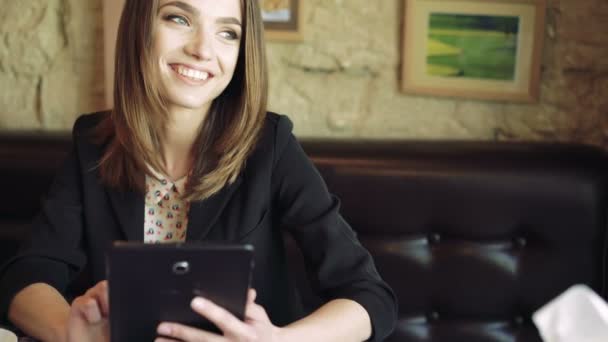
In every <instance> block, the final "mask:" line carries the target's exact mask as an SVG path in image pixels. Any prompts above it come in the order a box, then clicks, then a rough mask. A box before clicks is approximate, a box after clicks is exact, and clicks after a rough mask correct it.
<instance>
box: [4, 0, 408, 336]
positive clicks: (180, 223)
mask: <svg viewBox="0 0 608 342" xmlns="http://www.w3.org/2000/svg"><path fill="white" fill-rule="evenodd" d="M262 24H263V23H262V18H261V12H260V8H259V6H258V2H257V1H256V0H223V1H220V2H218V1H217V0H127V1H126V2H125V6H124V10H123V12H122V15H121V19H120V25H119V29H118V35H117V37H118V38H117V41H116V46H117V49H116V56H115V72H114V76H115V77H114V86H113V94H114V97H113V104H114V106H113V109H112V110H110V111H107V112H100V113H94V114H89V115H84V116H82V117H81V118H79V119H78V120H77V122H76V124H75V125H74V132H73V140H74V148H73V151H72V153H71V154H70V155H69V156H68V158H67V160H66V162H65V163H64V166H63V168H62V169H61V170H60V172H59V173H58V175H57V178H56V181H55V183H54V184H53V186H52V188H51V189H50V191H49V195H48V199H47V200H46V202H45V204H44V205H43V211H42V212H41V213H40V215H39V217H38V219H37V220H36V221H35V222H34V228H33V230H32V231H34V232H35V233H33V234H32V237H31V240H30V241H29V242H28V243H27V244H26V245H25V247H24V248H23V249H22V250H21V252H20V253H19V254H18V255H17V256H16V257H15V258H14V259H12V260H10V261H9V262H8V263H7V264H6V265H5V266H4V267H3V268H2V269H1V270H0V314H1V315H2V318H6V317H7V316H8V318H9V319H10V320H11V321H12V323H14V324H15V325H16V326H18V327H19V328H20V329H22V330H23V331H25V332H27V333H28V334H30V335H32V336H34V337H36V338H38V339H40V340H52V341H55V340H58V341H65V340H67V341H78V342H81V341H105V340H108V338H109V332H108V317H109V315H110V309H109V305H108V289H107V282H106V281H105V277H106V265H105V262H106V261H105V258H104V255H105V254H106V252H107V251H108V248H109V247H110V246H111V245H112V243H113V242H114V241H117V240H127V241H132V242H139V243H166V242H177V243H181V242H184V241H188V242H221V243H224V244H225V243H232V244H249V245H252V246H253V247H254V249H255V255H254V262H255V270H254V273H253V278H252V284H251V286H252V289H250V291H249V296H248V300H247V303H246V307H245V319H244V320H243V321H241V320H239V319H238V318H236V317H235V316H233V315H232V314H230V313H229V312H227V311H226V310H225V309H224V308H223V307H221V306H219V305H217V304H216V303H212V302H210V301H209V300H208V299H206V298H202V297H199V296H198V295H197V297H196V298H193V299H192V302H191V308H192V310H194V311H195V312H196V313H197V314H199V315H200V316H201V320H202V319H203V318H205V319H207V320H209V321H211V322H212V323H214V324H215V325H216V326H217V327H218V328H219V329H220V330H221V334H214V333H212V332H210V331H205V330H202V329H197V328H194V327H190V326H185V325H182V324H178V323H175V322H161V323H160V324H159V325H158V327H157V330H156V331H155V332H151V333H152V334H154V335H157V336H158V338H157V341H174V340H180V341H251V340H255V341H268V342H273V341H308V340H315V341H362V340H366V339H370V340H372V341H380V340H382V339H384V338H385V337H386V336H387V335H388V334H389V333H390V332H391V330H392V328H393V326H394V324H395V319H396V299H395V297H394V295H393V292H392V290H391V289H390V288H389V287H388V286H387V285H386V283H385V282H384V281H383V280H382V279H381V277H380V276H379V275H378V272H377V271H376V268H375V265H374V262H373V260H372V258H371V256H370V254H369V253H368V252H367V251H366V250H365V248H364V247H363V246H362V245H361V244H360V243H359V241H358V240H357V237H356V234H355V233H354V231H353V230H352V229H351V228H350V226H349V225H348V224H347V223H346V222H345V221H344V219H343V218H342V217H341V215H340V213H339V201H338V200H337V199H336V198H335V197H334V196H332V195H331V194H329V193H328V190H327V187H326V186H325V184H324V182H323V180H322V179H321V178H320V176H319V173H318V172H317V171H316V170H315V169H314V167H313V165H312V163H311V162H310V161H309V160H308V158H307V157H306V155H305V154H304V152H303V151H302V148H301V147H300V145H299V143H298V141H297V140H296V139H295V137H294V136H293V134H292V124H291V122H290V121H289V119H287V117H286V116H283V115H278V114H274V113H270V112H267V110H266V101H267V96H268V94H267V93H268V89H267V88H268V87H267V77H268V76H267V70H266V57H265V47H264V41H263V30H262ZM283 233H288V234H291V235H292V236H293V238H294V239H295V240H296V242H297V243H298V245H299V246H300V249H301V252H302V255H303V256H304V259H305V262H306V266H307V270H308V271H309V278H310V279H313V280H314V287H315V289H316V290H317V292H318V295H319V297H321V298H324V300H325V303H324V304H323V305H322V306H321V307H320V308H318V310H316V311H314V312H312V313H307V312H303V311H302V310H301V305H300V304H299V302H298V301H299V299H298V295H297V293H296V288H295V287H294V286H293V284H292V283H291V282H290V281H289V279H290V276H289V271H290V270H289V269H288V266H287V265H288V263H287V262H286V260H285V246H284V245H283ZM75 279H78V282H77V283H76V282H75ZM75 284H79V285H81V286H82V285H84V287H85V288H84V289H83V288H78V287H76V286H75ZM144 286H145V284H141V285H140V287H142V288H143V287H144ZM71 296H76V299H75V300H74V301H73V302H72V303H71V304H68V301H67V300H66V298H70V297H71ZM141 309H142V310H144V309H143V308H141ZM185 309H187V308H185ZM149 333H150V332H147V333H146V335H147V334H149ZM167 338H171V339H170V340H169V339H167Z"/></svg>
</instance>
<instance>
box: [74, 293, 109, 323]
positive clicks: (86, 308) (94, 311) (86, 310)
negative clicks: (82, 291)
mask: <svg viewBox="0 0 608 342" xmlns="http://www.w3.org/2000/svg"><path fill="white" fill-rule="evenodd" d="M72 308H73V309H74V310H75V311H76V313H77V314H78V315H80V316H81V317H84V319H85V320H86V321H87V322H88V323H91V324H95V323H99V322H101V317H102V316H101V311H100V310H99V305H97V302H96V301H95V300H93V299H91V298H88V297H85V296H80V297H77V298H76V299H74V302H73V303H72Z"/></svg>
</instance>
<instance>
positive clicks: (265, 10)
mask: <svg viewBox="0 0 608 342" xmlns="http://www.w3.org/2000/svg"><path fill="white" fill-rule="evenodd" d="M260 7H261V8H262V19H263V20H264V28H265V31H266V38H267V39H269V40H284V41H297V40H300V39H301V38H302V35H301V26H302V5H301V2H300V0H260Z"/></svg>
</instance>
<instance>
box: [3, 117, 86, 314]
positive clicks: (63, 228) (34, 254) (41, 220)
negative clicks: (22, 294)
mask: <svg viewBox="0 0 608 342" xmlns="http://www.w3.org/2000/svg"><path fill="white" fill-rule="evenodd" d="M77 126H78V123H77V124H76V125H75V128H74V132H76V131H77V130H78V128H77ZM73 139H74V146H75V144H76V142H75V141H76V133H74V137H73ZM81 202H82V189H81V172H80V168H79V162H78V157H77V154H76V153H75V147H73V150H72V151H71V153H70V154H69V155H68V157H67V159H66V160H65V162H64V164H63V166H62V167H61V169H60V171H59V172H58V173H57V175H56V176H55V179H54V181H53V184H52V185H51V187H50V189H49V192H48V194H47V198H46V199H45V200H44V201H43V203H42V208H41V211H40V213H39V214H38V216H37V217H36V218H35V219H34V221H33V223H32V226H31V227H32V232H31V237H30V238H29V240H28V241H26V242H25V243H24V244H23V245H22V246H21V247H20V250H19V252H18V253H17V255H16V256H15V257H13V258H11V259H9V260H8V261H7V262H6V263H5V264H4V265H3V266H2V268H1V269H0V315H1V316H0V317H1V318H2V320H3V321H6V320H7V313H8V308H9V305H10V303H11V302H12V300H13V298H14V296H15V295H16V294H17V293H18V292H19V291H21V290H22V289H23V288H25V287H27V286H28V285H31V284H34V283H46V284H48V285H50V286H52V287H54V288H56V289H57V290H58V291H59V292H61V293H65V290H66V288H67V286H68V284H69V282H70V280H71V279H72V278H74V277H75V276H76V274H77V273H78V272H79V271H80V270H81V269H82V267H83V266H84V264H85V261H86V258H85V254H84V252H83V249H82V246H81V237H82V225H83V218H82V216H83V215H82V204H81Z"/></svg>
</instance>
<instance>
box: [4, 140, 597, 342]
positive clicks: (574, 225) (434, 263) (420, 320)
mask: <svg viewBox="0 0 608 342" xmlns="http://www.w3.org/2000/svg"><path fill="white" fill-rule="evenodd" d="M303 145H304V149H305V150H306V152H307V153H308V154H309V156H310V157H311V159H312V160H313V162H314V163H315V165H316V166H317V168H318V169H319V171H320V173H321V174H322V176H323V177H324V179H325V181H326V183H327V185H328V187H329V189H330V191H332V192H333V193H335V194H336V195H337V196H338V197H339V198H340V199H341V202H342V213H343V215H344V216H345V218H346V220H347V221H348V222H349V223H350V224H351V226H352V227H353V228H354V229H355V231H357V233H358V234H359V238H360V239H361V241H362V243H363V244H364V245H365V246H366V247H367V248H368V249H369V250H370V252H371V253H372V255H373V256H374V258H375V260H376V264H377V266H378V269H379V271H380V274H381V275H382V276H383V277H384V279H385V280H386V281H387V282H388V283H389V284H390V285H391V286H392V287H393V289H394V290H395V293H396V294H397V296H398V298H399V306H400V311H399V323H398V327H397V330H396V331H395V333H394V334H393V335H392V336H391V337H390V338H389V341H434V342H439V341H442V342H447V341H469V342H477V341H479V342H481V341H488V342H490V341H496V342H498V341H520V342H523V341H540V339H539V337H538V334H537V332H536V330H535V329H534V326H533V325H532V323H531V320H530V317H531V314H532V312H533V311H534V310H536V309H538V308H539V307H540V306H541V305H543V304H544V303H546V302H547V301H549V300H550V299H552V298H554V297H555V296H556V295H558V294H559V293H560V292H562V291H564V290H566V289H567V288H568V287H569V286H570V285H572V284H576V283H585V284H587V285H589V286H590V287H592V288H593V289H594V290H596V291H597V292H598V293H600V294H602V295H603V296H604V298H605V297H606V284H605V281H606V280H605V268H606V264H605V260H606V257H605V252H606V247H605V246H606V213H605V210H606V180H607V175H608V173H607V172H606V156H605V154H604V152H603V151H601V150H599V149H596V148H593V147H588V146H579V145H568V144H543V143H491V142H432V141H425V142H411V141H410V142H339V141H304V142H303ZM69 148H70V139H69V136H67V135H61V134H60V135H50V134H48V133H45V134H3V135H0V189H2V190H3V191H4V194H5V197H4V200H3V201H1V202H0V203H1V205H0V262H1V261H3V260H6V258H7V257H8V256H9V255H12V254H14V252H15V251H16V248H17V245H18V242H19V241H20V240H22V239H23V238H25V237H26V236H27V235H28V233H29V229H28V223H29V222H30V220H31V219H32V217H33V216H34V215H35V214H36V213H37V211H38V209H39V204H40V199H41V198H42V196H43V195H44V193H45V192H46V190H47V188H48V185H49V183H50V181H51V179H52V177H53V174H54V172H55V170H56V169H57V168H58V167H59V165H60V164H61V162H62V160H63V158H64V157H65V155H66V154H67V152H68V150H69ZM288 246H289V248H288V252H289V255H290V256H291V258H290V262H292V263H293V264H294V265H295V266H293V268H294V269H296V270H297V271H296V272H295V273H294V279H295V281H296V282H297V284H298V286H299V287H300V288H301V295H302V297H303V300H304V302H305V305H306V306H307V307H309V308H310V309H312V308H314V307H315V305H317V303H318V299H317V298H315V297H314V296H313V295H312V294H311V292H310V290H309V288H308V286H307V282H306V280H305V278H306V277H305V275H304V271H303V269H304V268H303V267H302V265H301V259H300V257H299V254H298V252H297V249H296V248H294V247H293V246H294V245H293V244H292V243H288Z"/></svg>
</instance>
